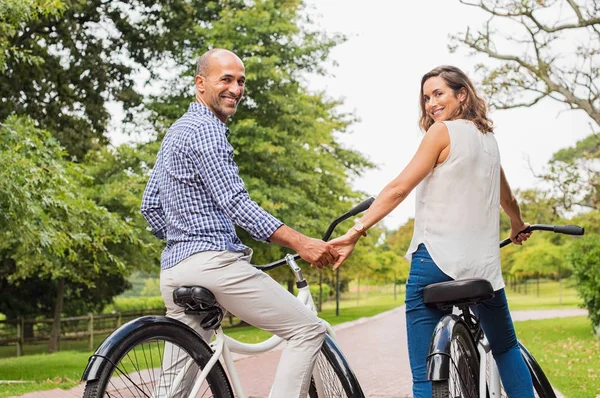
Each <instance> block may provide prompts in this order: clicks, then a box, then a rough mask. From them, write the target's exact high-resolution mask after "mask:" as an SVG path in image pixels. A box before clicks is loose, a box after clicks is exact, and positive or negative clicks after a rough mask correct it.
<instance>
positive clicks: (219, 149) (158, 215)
mask: <svg viewBox="0 0 600 398" xmlns="http://www.w3.org/2000/svg"><path fill="white" fill-rule="evenodd" d="M229 133H230V131H229V129H228V128H227V126H226V125H225V123H223V122H221V121H220V120H219V119H218V118H217V117H216V116H215V115H214V114H213V113H212V112H211V111H210V110H209V109H208V108H207V107H206V106H204V105H203V104H200V103H195V102H194V103H192V104H190V107H189V109H188V111H187V113H185V114H184V115H183V116H182V117H181V118H180V119H179V120H178V121H176V122H175V123H174V124H173V125H172V126H171V128H170V129H169V131H168V133H167V135H166V136H165V138H164V140H163V142H162V145H161V148H160V151H159V152H158V156H157V158H156V164H155V166H154V169H153V170H152V174H151V175H150V180H149V181H148V185H147V186H146V190H145V191H144V197H143V199H142V208H141V211H142V214H143V215H144V218H145V219H146V221H148V224H150V227H151V228H152V231H153V233H154V235H155V236H156V237H158V238H160V239H166V240H167V245H166V247H165V249H164V250H163V253H162V256H161V268H162V269H167V268H171V267H173V266H174V265H176V264H177V263H179V262H180V261H182V260H184V259H185V258H187V257H189V256H191V255H192V254H194V253H197V252H201V251H207V250H219V251H221V250H231V251H243V250H244V249H246V246H244V244H242V242H241V241H240V239H239V238H238V237H237V235H236V233H235V227H234V223H235V224H237V225H239V226H240V227H242V228H244V229H245V230H246V231H248V232H249V233H250V234H251V235H252V237H253V238H254V239H256V240H262V241H266V240H267V239H268V238H269V237H270V236H271V235H272V234H273V232H275V230H277V228H279V227H280V226H281V225H282V222H281V221H279V220H278V219H276V218H275V217H273V216H272V215H270V214H269V213H267V212H266V211H265V210H263V209H262V208H261V207H260V206H259V205H257V204H256V203H255V202H254V201H252V200H251V199H250V196H249V195H248V192H247V191H246V189H245V188H244V182H243V181H242V179H241V178H240V176H239V170H238V167H237V165H236V164H235V162H234V161H233V147H232V146H231V144H229V142H228V141H227V137H228V135H229Z"/></svg>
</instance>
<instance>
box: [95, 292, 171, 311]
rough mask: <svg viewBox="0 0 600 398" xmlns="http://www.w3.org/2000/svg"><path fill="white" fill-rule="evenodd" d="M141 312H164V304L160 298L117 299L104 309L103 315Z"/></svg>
mask: <svg viewBox="0 0 600 398" xmlns="http://www.w3.org/2000/svg"><path fill="white" fill-rule="evenodd" d="M141 310H160V311H165V303H164V301H163V299H162V297H161V296H154V297H117V298H115V300H114V302H113V304H110V305H107V306H106V307H105V308H104V311H102V312H104V313H105V314H109V313H111V312H113V311H114V312H133V311H141Z"/></svg>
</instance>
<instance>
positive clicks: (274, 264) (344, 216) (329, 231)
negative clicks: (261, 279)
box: [254, 197, 375, 272]
mask: <svg viewBox="0 0 600 398" xmlns="http://www.w3.org/2000/svg"><path fill="white" fill-rule="evenodd" d="M374 200H375V198H373V197H370V198H368V199H366V200H364V201H362V202H361V203H359V204H357V205H356V206H354V207H353V208H352V209H350V210H349V211H348V212H346V213H344V214H342V215H341V216H340V217H338V218H336V219H335V220H334V221H333V222H332V223H331V224H330V225H329V228H327V232H325V235H323V238H322V239H323V240H324V241H328V240H329V238H331V234H333V231H334V230H335V227H337V226H338V224H339V223H341V222H342V221H345V220H347V219H349V218H350V217H353V216H355V215H357V214H359V213H362V212H363V211H365V210H367V209H368V208H369V207H371V204H372V203H373V201H374ZM299 258H300V255H299V254H297V253H296V254H294V260H297V259H299ZM284 264H286V261H285V258H282V259H281V260H277V261H274V262H272V263H269V264H265V265H255V266H254V268H257V269H259V270H261V271H265V272H266V271H270V270H272V269H275V268H279V267H281V266H282V265H284Z"/></svg>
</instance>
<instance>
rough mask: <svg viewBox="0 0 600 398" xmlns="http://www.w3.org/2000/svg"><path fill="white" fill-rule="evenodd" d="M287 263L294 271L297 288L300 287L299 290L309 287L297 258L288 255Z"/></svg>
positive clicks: (286, 256)
mask: <svg viewBox="0 0 600 398" xmlns="http://www.w3.org/2000/svg"><path fill="white" fill-rule="evenodd" d="M285 262H286V263H287V264H288V266H289V267H290V269H291V270H292V273H293V274H294V276H295V277H296V286H297V287H298V289H300V288H301V287H305V286H306V285H308V283H307V282H306V280H305V279H304V276H303V275H302V269H301V268H300V266H299V265H298V264H297V263H296V256H294V255H293V254H286V255H285Z"/></svg>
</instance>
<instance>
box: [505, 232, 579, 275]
mask: <svg viewBox="0 0 600 398" xmlns="http://www.w3.org/2000/svg"><path fill="white" fill-rule="evenodd" d="M567 252H568V249H567V248H566V247H565V246H558V245H556V244H553V243H551V242H550V241H548V240H546V239H544V238H542V237H535V238H531V242H530V241H528V242H527V243H526V244H524V245H523V248H522V249H520V250H519V251H518V252H516V253H514V255H513V261H514V265H513V266H512V268H511V269H510V273H511V274H512V275H515V276H518V277H520V278H532V277H534V276H538V275H543V276H551V277H553V278H556V279H558V278H565V277H569V275H570V274H571V271H572V267H571V264H570V263H569V262H568V261H567V259H566V254H567Z"/></svg>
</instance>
